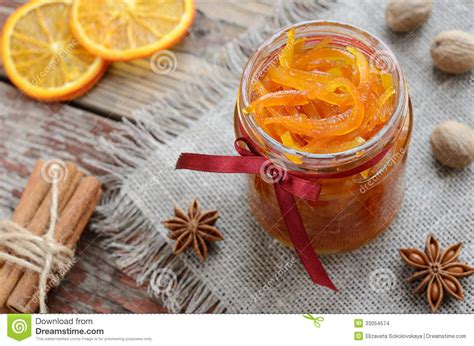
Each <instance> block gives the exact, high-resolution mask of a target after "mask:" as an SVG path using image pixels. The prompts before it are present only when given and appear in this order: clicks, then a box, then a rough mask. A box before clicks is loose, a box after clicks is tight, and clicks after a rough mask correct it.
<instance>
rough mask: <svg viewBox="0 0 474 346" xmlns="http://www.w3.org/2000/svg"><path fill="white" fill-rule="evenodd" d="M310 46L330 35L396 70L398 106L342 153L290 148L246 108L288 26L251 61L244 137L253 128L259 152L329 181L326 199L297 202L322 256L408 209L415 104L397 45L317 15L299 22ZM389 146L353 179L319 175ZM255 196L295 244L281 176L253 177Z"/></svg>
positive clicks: (266, 224)
mask: <svg viewBox="0 0 474 346" xmlns="http://www.w3.org/2000/svg"><path fill="white" fill-rule="evenodd" d="M292 27H294V28H296V37H297V38H303V37H304V38H306V42H305V47H306V45H309V47H311V46H313V45H315V44H317V43H318V42H320V41H321V40H323V39H326V38H330V40H331V41H330V42H331V45H332V46H341V47H345V46H348V45H350V46H354V47H357V48H358V49H359V50H361V51H362V52H363V53H364V54H365V55H366V56H367V57H368V59H369V61H371V62H373V63H375V64H377V67H379V66H381V67H382V68H384V70H385V71H386V72H390V73H391V74H392V78H393V84H394V88H395V90H396V94H395V98H396V99H395V107H394V111H393V114H392V115H391V117H390V119H389V121H388V122H387V123H386V124H385V125H384V127H383V128H382V129H381V130H380V131H379V132H378V133H377V134H376V135H375V136H374V137H372V138H371V139H369V140H367V141H366V142H365V143H364V144H362V145H360V146H359V147H356V148H353V149H351V150H347V151H344V152H339V153H334V154H312V153H307V152H302V151H298V150H294V149H291V148H288V147H285V146H284V145H283V144H281V143H280V142H278V141H276V140H275V139H273V138H272V137H271V136H269V135H268V134H267V133H266V132H265V131H263V130H262V129H261V128H260V127H259V126H258V125H257V124H256V121H255V120H254V117H253V116H252V114H244V113H243V109H245V108H246V107H247V106H248V105H249V103H250V102H251V96H252V95H251V88H250V86H251V83H252V82H253V81H254V80H255V79H257V78H258V77H259V76H261V74H262V73H263V72H264V71H266V69H267V68H268V67H269V66H270V64H272V62H273V60H274V59H275V58H277V56H278V54H279V52H280V51H281V49H282V47H283V46H284V45H285V43H286V38H287V32H288V30H289V29H290V28H291V27H287V28H284V29H282V30H281V31H279V32H277V33H276V34H274V35H273V36H272V37H271V38H270V39H268V40H267V41H266V42H264V43H263V44H262V45H261V46H260V47H259V48H258V49H257V51H256V52H255V53H254V54H253V55H252V57H251V58H250V59H249V61H248V63H247V65H246V66H245V68H244V71H243V73H242V78H241V83H240V87H239V94H238V98H237V103H236V107H235V114H234V123H235V133H236V136H237V137H241V136H242V135H243V134H245V135H246V136H247V137H248V138H249V139H250V140H251V141H252V142H253V145H254V146H255V147H256V148H257V150H258V151H259V153H260V154H261V155H263V156H265V157H267V158H268V159H269V160H271V162H272V163H273V164H276V165H277V166H279V167H278V168H279V169H280V170H286V171H290V172H292V171H293V172H298V174H304V177H305V179H308V180H314V181H318V183H319V184H320V185H321V186H322V188H321V194H320V197H319V200H318V201H315V202H313V201H308V200H304V199H297V207H298V210H299V213H300V215H301V218H302V221H303V223H304V226H305V229H306V232H307V234H308V237H309V239H310V241H311V245H312V247H313V248H314V250H315V251H316V252H317V253H318V254H328V253H338V252H342V251H349V250H353V249H357V248H359V247H361V246H362V245H364V244H366V243H367V242H369V241H370V240H372V239H373V238H375V237H376V236H377V235H379V234H380V233H381V232H383V231H384V230H385V229H387V227H388V226H389V225H390V223H391V222H392V221H393V219H394V217H395V216H396V215H397V213H398V211H399V210H400V208H401V206H402V202H403V196H404V190H405V165H406V158H407V151H408V145H409V142H410V137H411V129H412V124H413V120H412V110H411V105H410V101H409V96H408V91H407V85H406V82H405V79H404V76H403V73H402V71H401V69H400V66H399V64H398V62H397V59H396V58H395V56H394V55H393V53H392V51H391V50H390V49H389V48H388V47H387V46H386V45H385V44H384V43H383V42H382V41H380V40H379V39H378V38H376V37H374V36H373V35H371V34H369V33H367V32H365V31H363V30H361V29H359V28H357V27H354V26H351V25H347V24H343V23H338V22H327V21H312V22H304V23H300V24H297V25H294V26H292ZM386 148H389V151H388V152H387V154H386V155H385V156H384V157H383V159H382V160H381V161H379V162H378V163H377V164H376V165H375V166H373V167H371V168H369V169H367V170H365V171H363V172H361V173H357V174H355V175H352V176H350V177H347V178H339V179H318V175H321V174H324V175H326V174H331V173H337V172H343V171H347V170H350V169H354V168H355V167H358V166H360V165H363V164H364V163H365V162H367V161H370V160H371V159H373V158H374V157H375V156H376V155H377V154H379V153H381V152H382V151H383V150H386ZM248 179H249V180H248V183H249V201H250V207H251V210H252V212H253V214H254V216H255V218H256V220H257V221H258V222H259V224H260V225H261V226H262V227H263V228H264V229H265V230H266V231H267V232H268V233H269V234H270V235H272V236H273V237H275V238H276V239H278V240H279V241H281V242H282V243H283V244H286V245H288V246H292V244H291V241H290V239H289V236H288V232H287V229H286V226H285V224H284V221H283V218H282V215H281V212H280V209H279V206H278V202H277V200H276V196H275V192H274V186H273V180H272V179H268V177H267V175H266V174H265V172H262V174H260V175H250V176H249V178H248Z"/></svg>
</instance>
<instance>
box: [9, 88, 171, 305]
mask: <svg viewBox="0 0 474 346" xmlns="http://www.w3.org/2000/svg"><path fill="white" fill-rule="evenodd" d="M115 126H116V123H115V122H113V121H111V120H108V119H106V118H104V117H100V116H97V115H94V114H92V113H88V112H86V111H83V110H80V109H77V108H74V107H70V106H68V105H61V104H42V103H40V102H36V101H32V100H30V99H28V98H27V97H25V96H24V95H23V94H21V93H20V92H19V91H18V90H16V89H15V88H13V87H11V86H9V85H7V84H5V83H0V138H1V139H2V140H1V142H0V177H1V180H0V210H1V211H2V212H3V214H5V215H2V216H3V217H8V216H9V215H8V213H11V212H12V211H13V209H14V208H15V206H16V204H17V202H18V199H19V197H20V195H21V190H22V187H23V186H24V185H25V183H26V180H27V179H28V176H29V174H30V170H31V168H32V166H33V163H34V161H35V160H36V159H37V158H57V159H61V160H65V161H73V162H76V163H77V164H79V165H80V166H82V167H83V168H85V169H87V170H88V171H89V172H90V173H93V174H97V175H101V174H102V172H100V171H99V170H97V169H94V168H93V166H91V165H90V164H88V162H90V160H102V161H105V162H106V161H107V157H106V156H105V155H104V154H102V153H100V152H96V151H95V150H94V144H95V143H97V140H98V138H99V136H101V135H106V134H107V133H109V132H110V131H113V130H114V128H115ZM73 133H76V134H73ZM96 240H97V237H96V235H95V234H93V233H92V232H90V231H86V233H85V234H84V235H83V237H82V238H81V241H80V243H79V245H78V249H77V251H76V254H77V258H78V262H77V263H76V265H75V266H74V267H73V268H72V269H71V271H70V272H69V273H68V274H67V276H66V278H65V281H64V282H63V283H62V284H61V286H60V287H59V288H58V289H56V290H55V291H53V292H52V293H51V294H50V295H49V306H50V311H51V312H81V313H92V312H115V313H117V312H140V313H144V312H163V311H165V309H163V308H162V307H161V306H160V305H159V304H157V303H156V302H154V301H153V300H152V299H150V298H149V297H148V294H147V292H146V290H145V289H144V288H143V287H138V286H137V285H136V284H135V283H134V280H132V279H131V278H129V277H127V276H126V275H124V274H122V273H120V272H119V271H118V270H117V269H115V267H114V265H113V261H112V260H111V256H110V255H109V254H107V252H105V251H104V250H103V249H101V248H100V247H99V246H98V245H97V243H96Z"/></svg>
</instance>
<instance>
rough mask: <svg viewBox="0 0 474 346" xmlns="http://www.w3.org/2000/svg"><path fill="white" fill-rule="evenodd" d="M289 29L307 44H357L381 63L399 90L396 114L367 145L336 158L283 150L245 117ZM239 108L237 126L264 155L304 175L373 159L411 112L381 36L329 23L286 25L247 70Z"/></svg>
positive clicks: (401, 79)
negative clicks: (254, 84)
mask: <svg viewBox="0 0 474 346" xmlns="http://www.w3.org/2000/svg"><path fill="white" fill-rule="evenodd" d="M290 28H296V34H297V38H306V39H307V41H306V42H307V44H308V42H309V44H311V45H315V44H317V43H318V42H320V41H321V40H323V39H326V38H330V40H331V44H332V45H335V46H340V47H345V46H348V45H350V46H355V47H357V48H358V49H359V50H361V51H362V52H363V53H364V54H365V55H366V56H367V57H368V59H369V60H370V61H371V62H374V63H376V64H378V65H381V66H382V67H383V68H384V69H385V70H386V72H388V73H391V74H392V79H393V85H394V88H395V102H394V104H395V106H394V111H393V113H392V114H391V116H390V118H389V120H388V121H387V123H386V124H385V125H384V127H383V128H382V129H380V131H379V132H378V133H376V134H375V135H374V136H373V137H372V138H370V139H369V140H367V141H366V142H365V143H364V144H362V145H360V146H358V147H356V148H353V149H350V150H347V151H343V152H339V153H334V154H313V153H308V152H303V151H298V150H295V149H292V148H288V147H285V146H284V145H283V144H281V143H280V142H278V141H277V140H275V139H274V138H272V137H271V136H270V135H268V134H267V133H266V132H265V131H264V130H263V129H262V128H260V127H259V126H258V125H257V123H256V121H255V119H254V117H253V116H252V115H251V114H250V115H249V114H244V113H243V109H245V108H246V107H247V106H248V105H249V103H250V102H251V100H250V98H251V84H252V82H253V81H254V80H256V79H258V78H259V77H260V76H261V75H262V74H263V73H264V72H265V71H266V69H268V68H269V66H270V64H271V63H273V61H274V59H276V58H277V56H278V54H279V52H280V50H281V49H282V48H283V46H284V45H285V43H286V37H287V32H288V30H289V29H290ZM236 110H237V121H238V122H239V124H238V126H239V127H240V128H241V130H242V131H243V132H244V133H245V134H246V135H247V136H248V137H249V139H250V140H251V141H252V142H253V143H254V145H255V147H256V148H257V149H258V150H259V152H260V153H261V154H262V155H264V156H266V157H268V158H270V159H272V160H275V161H277V162H279V163H281V164H282V165H284V167H285V168H286V169H288V170H291V171H300V172H306V173H331V172H334V171H345V170H350V169H353V168H354V167H357V166H359V165H362V164H364V163H365V162H367V161H370V160H371V159H372V158H373V157H374V156H376V155H377V154H379V153H380V152H382V151H383V150H384V149H385V148H386V147H387V146H389V145H391V144H392V143H393V142H394V141H395V140H396V138H397V137H398V135H399V134H400V131H401V129H402V128H403V124H404V122H405V119H406V118H407V115H408V113H409V112H408V92H407V85H406V82H405V79H404V76H403V73H402V71H401V68H400V66H399V64H398V61H397V59H396V58H395V56H394V54H393V53H392V51H391V50H390V49H389V48H388V47H387V46H386V45H385V44H384V43H383V42H382V41H380V40H379V39H378V38H376V37H375V36H373V35H371V34H369V33H367V32H365V31H363V30H361V29H359V28H357V27H354V26H351V25H347V24H342V23H338V22H327V21H311V22H304V23H300V24H297V25H294V26H290V27H286V28H284V29H282V30H281V31H279V32H277V33H276V34H274V35H273V36H272V37H271V38H270V39H268V40H267V41H266V42H264V43H263V44H262V45H261V46H260V47H259V48H258V49H257V51H256V52H255V53H254V54H253V56H251V58H250V59H249V61H248V62H247V65H246V66H245V68H244V72H243V73H242V79H241V82H240V88H239V95H238V98H237V105H236ZM295 162H298V163H295Z"/></svg>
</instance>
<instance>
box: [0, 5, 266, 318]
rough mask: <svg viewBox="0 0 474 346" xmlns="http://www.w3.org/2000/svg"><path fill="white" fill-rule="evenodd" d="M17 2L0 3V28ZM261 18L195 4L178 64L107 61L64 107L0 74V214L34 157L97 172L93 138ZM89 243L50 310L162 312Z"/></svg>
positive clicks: (257, 10)
mask: <svg viewBox="0 0 474 346" xmlns="http://www.w3.org/2000/svg"><path fill="white" fill-rule="evenodd" d="M23 2H24V1H19V0H2V1H1V2H0V26H3V23H4V22H5V20H6V18H7V17H8V15H9V14H10V13H11V12H13V11H14V9H15V8H16V7H18V6H20V5H21V4H22V3H23ZM268 13H269V6H268V5H265V4H259V3H256V2H254V1H249V2H247V1H244V2H239V1H230V0H228V1H226V2H223V1H221V0H206V1H197V15H196V20H195V23H194V25H193V27H192V28H191V29H190V31H189V35H188V37H187V38H186V39H185V40H184V41H183V42H182V43H181V44H179V45H177V46H175V47H173V48H172V50H173V52H174V54H175V55H176V57H177V60H178V61H179V64H178V66H177V69H176V71H175V72H173V73H170V74H167V75H159V74H155V73H153V72H152V71H151V69H150V61H149V60H148V59H140V60H135V61H131V62H121V63H114V64H112V65H111V67H110V68H109V70H108V72H107V75H106V76H105V78H104V79H103V80H102V81H101V82H100V84H99V85H97V86H96V87H95V88H94V89H93V90H92V91H91V92H89V93H88V94H87V95H85V96H83V97H81V98H79V99H76V100H73V101H71V102H68V103H67V104H64V103H52V104H51V103H49V104H46V103H42V102H38V101H34V100H31V99H29V98H27V97H25V96H24V95H22V94H21V93H20V92H19V91H18V90H17V89H15V88H14V87H13V86H12V84H11V83H10V81H9V80H8V78H7V77H6V75H5V72H4V71H3V69H0V138H1V142H0V176H1V182H0V209H1V208H3V210H9V211H12V210H13V208H14V207H15V205H16V203H17V202H18V198H19V196H20V194H21V186H24V183H25V182H26V179H27V177H28V175H29V173H30V170H31V168H32V163H33V162H34V161H35V160H36V159H37V158H51V157H57V158H60V159H64V160H71V161H75V162H76V163H78V164H79V165H81V166H82V167H84V168H85V169H88V170H89V171H90V172H91V173H93V174H97V175H103V174H104V172H100V171H98V170H97V169H94V168H93V167H91V166H90V165H89V164H88V162H90V160H92V159H95V160H104V161H107V160H108V158H107V157H106V155H104V154H103V153H100V152H97V151H96V150H95V147H94V144H95V143H97V140H98V138H99V136H104V135H105V136H106V135H107V134H108V133H110V132H111V131H114V130H115V129H116V128H117V124H118V123H117V121H120V119H121V118H123V117H129V116H130V114H132V112H134V111H136V110H137V109H139V108H141V107H143V106H145V105H147V104H149V103H150V102H152V101H153V100H155V99H158V98H160V97H163V96H164V95H166V93H167V92H170V91H176V90H178V91H179V90H180V87H182V85H183V80H185V79H186V77H187V75H189V73H190V71H191V70H193V71H195V68H196V66H199V64H206V60H207V58H208V57H209V56H210V55H211V53H212V52H213V51H215V50H216V49H218V47H220V46H222V45H223V44H225V43H226V42H228V41H229V40H230V39H232V38H235V37H236V36H238V35H239V34H240V33H241V32H243V31H244V30H245V29H246V28H247V27H248V26H249V25H251V24H252V23H254V22H255V20H256V19H261V18H262V17H264V16H265V15H266V14H268ZM71 130H73V131H76V132H80V133H81V134H84V138H83V139H82V140H76V139H71V138H68V131H71ZM0 216H1V215H0ZM96 240H97V237H96V235H95V234H94V233H93V232H91V231H86V232H85V234H84V235H83V237H82V239H81V241H80V243H79V245H78V250H77V254H78V262H77V264H76V265H75V266H74V267H73V268H72V270H71V271H70V272H69V273H68V275H67V276H66V278H65V280H64V282H63V283H62V284H61V286H60V287H59V288H57V289H55V290H54V291H53V292H51V294H50V295H49V301H48V305H49V308H50V311H51V312H56V313H78V312H80V313H94V312H96V313H111V312H113V313H129V312H133V313H159V312H166V309H164V308H163V307H161V306H160V305H159V304H158V303H157V302H156V301H154V300H153V299H151V298H150V297H149V296H148V294H147V292H146V289H145V288H144V287H140V286H138V285H136V284H135V281H134V280H133V279H132V278H130V277H127V276H126V275H124V274H123V273H121V272H120V271H119V270H117V269H116V267H115V265H114V261H113V259H112V257H111V254H109V253H107V251H106V250H104V249H102V248H101V247H100V246H99V245H98V244H97V241H96ZM0 285H1V283H0Z"/></svg>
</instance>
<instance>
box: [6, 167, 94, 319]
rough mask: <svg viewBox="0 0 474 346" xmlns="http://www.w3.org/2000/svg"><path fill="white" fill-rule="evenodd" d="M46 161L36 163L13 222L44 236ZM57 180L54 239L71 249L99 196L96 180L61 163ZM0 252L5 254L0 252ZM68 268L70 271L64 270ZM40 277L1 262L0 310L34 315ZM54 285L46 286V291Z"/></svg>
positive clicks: (46, 221)
mask: <svg viewBox="0 0 474 346" xmlns="http://www.w3.org/2000/svg"><path fill="white" fill-rule="evenodd" d="M47 164H48V161H44V160H38V161H37V162H36V163H35V166H34V168H33V172H32V174H31V176H30V178H29V180H28V183H27V185H26V187H25V189H24V191H23V194H22V196H21V199H20V202H19V204H18V206H17V208H16V209H15V212H14V214H13V218H12V221H13V222H14V223H16V224H17V225H19V226H20V227H23V228H25V229H27V230H28V231H30V232H31V233H32V234H35V235H43V234H44V233H45V232H46V230H47V227H48V225H49V222H50V217H51V215H50V214H51V212H50V209H51V201H52V199H51V194H52V189H51V182H50V181H48V179H45V165H47ZM62 169H64V170H65V172H63V174H64V175H63V178H62V179H61V180H59V181H58V185H57V186H58V198H57V201H58V207H57V213H58V221H57V223H56V229H55V232H54V240H55V241H57V242H58V243H60V244H63V245H65V246H66V247H68V248H69V249H71V250H72V249H74V248H75V246H76V244H77V242H78V240H79V237H80V236H81V234H82V232H83V231H84V229H85V227H86V225H87V223H88V221H89V219H90V217H91V215H92V213H93V211H94V209H95V207H96V205H97V203H98V202H99V201H100V198H101V196H102V190H101V183H100V182H99V180H98V179H97V178H96V177H93V176H85V175H84V173H83V172H81V171H80V170H79V169H78V168H77V167H76V165H74V164H72V163H66V164H64V167H62ZM0 251H8V249H1V248H0ZM67 269H69V268H67ZM38 284H39V274H38V273H36V272H32V271H30V270H27V269H24V268H21V267H19V266H18V265H15V264H12V263H9V262H4V263H1V262H0V309H2V308H5V307H6V308H8V309H10V310H12V311H16V312H21V313H34V312H36V311H37V309H38V306H39V301H38V298H37V297H38V292H37V291H38ZM53 286H54V283H51V284H48V289H49V288H51V287H53Z"/></svg>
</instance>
